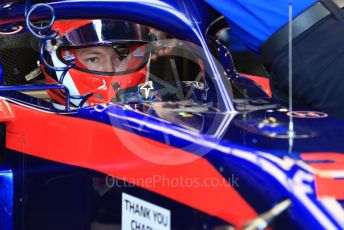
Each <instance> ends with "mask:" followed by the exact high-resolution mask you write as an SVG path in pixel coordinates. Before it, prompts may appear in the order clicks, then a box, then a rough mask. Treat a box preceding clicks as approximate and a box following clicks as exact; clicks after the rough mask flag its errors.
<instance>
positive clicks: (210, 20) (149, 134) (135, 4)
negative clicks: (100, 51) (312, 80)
mask: <svg viewBox="0 0 344 230" xmlns="http://www.w3.org/2000/svg"><path fill="white" fill-rule="evenodd" d="M85 20H87V21H88V22H87V23H88V24H87V25H92V26H93V27H92V28H93V29H94V31H93V32H96V33H98V34H101V33H103V32H104V31H103V30H97V28H102V29H104V30H105V29H107V28H110V27H111V26H113V25H114V24H116V25H117V24H118V25H119V24H120V22H125V24H126V25H133V24H132V23H136V24H135V26H134V27H135V28H141V27H140V26H141V25H143V26H145V27H142V28H146V29H147V28H148V31H149V35H150V38H152V40H151V42H149V43H148V42H147V43H144V46H145V48H144V52H143V51H142V52H140V51H141V50H140V49H138V48H136V49H135V51H134V52H133V53H134V54H133V55H132V56H131V54H130V53H126V50H127V48H128V47H127V46H123V43H111V52H112V51H113V50H114V51H116V53H117V55H119V56H120V57H122V56H124V59H125V58H128V57H130V58H132V59H134V58H135V57H142V58H143V57H145V58H144V59H142V60H145V61H144V62H143V63H144V65H143V66H144V67H142V68H144V71H145V79H143V80H142V81H141V80H140V81H138V82H137V84H134V85H130V86H128V87H125V88H123V89H122V88H121V87H122V86H123V82H120V83H121V84H119V83H118V82H116V78H115V77H116V76H118V75H116V76H115V77H111V79H112V80H111V81H108V78H106V77H104V76H102V75H101V74H98V75H97V77H98V78H97V79H101V80H100V83H99V82H98V81H96V80H92V84H94V85H91V86H85V85H84V86H83V87H81V88H79V87H78V85H77V84H76V83H83V82H84V81H86V80H87V79H88V78H87V77H85V78H80V79H78V82H77V81H74V82H75V88H70V87H68V84H69V83H70V81H71V79H72V72H71V71H72V70H73V71H74V70H75V71H77V70H80V69H81V68H82V65H81V64H80V63H77V62H76V61H75V60H76V57H75V55H74V54H73V53H71V52H69V50H67V51H68V52H67V51H66V50H65V46H64V45H61V44H66V43H63V42H66V41H65V39H70V40H71V39H74V40H73V42H75V43H77V42H80V41H81V40H80V39H79V40H78V39H76V38H79V37H77V36H79V35H80V34H81V32H83V33H84V34H86V35H85V36H84V37H83V40H82V41H83V42H85V41H86V40H87V39H91V38H92V39H98V40H97V41H98V42H101V41H100V40H101V39H100V37H97V38H94V37H92V36H91V30H88V29H86V27H82V28H83V31H81V30H78V33H74V34H67V35H70V36H69V37H68V36H67V35H63V34H62V33H61V31H62V29H61V28H62V27H57V26H56V25H60V26H61V25H63V24H66V23H67V24H69V25H76V24H77V23H79V22H80V21H82V23H83V25H86V23H84V21H85ZM99 22H101V23H103V24H101V25H102V26H104V25H107V26H106V27H105V26H104V27H96V26H95V25H99ZM105 22H106V23H105ZM114 22H115V23H114ZM97 23H98V24H97ZM121 25H122V24H121ZM79 26H80V25H79ZM134 27H130V28H134ZM226 27H227V23H226V22H225V21H224V18H223V17H222V16H221V15H220V14H219V13H217V12H216V11H215V10H213V9H212V8H211V7H210V6H208V5H207V4H206V3H204V2H203V1H202V0H136V1H132V0H68V1H67V0H56V1H49V0H45V1H30V2H29V1H15V0H6V1H2V3H0V41H1V44H0V61H1V74H0V75H1V79H0V82H1V86H0V121H1V126H0V127H1V131H0V134H1V135H0V144H1V154H0V229H3V230H10V229H29V230H31V229H32V230H39V229H45V230H46V229H49V230H54V229H59V230H60V229H64V230H67V229H73V230H75V229H98V230H100V229H120V228H121V229H141V230H143V229H145V230H151V229H266V228H268V229H344V155H343V152H344V144H343V143H344V135H343V133H344V122H343V121H342V120H339V119H336V118H334V117H332V116H330V115H328V114H326V113H323V112H319V111H313V110H309V109H307V108H305V107H302V106H298V105H293V107H288V105H284V104H281V103H279V102H278V101H274V100H273V99H271V98H270V97H269V95H268V94H267V93H266V91H265V90H263V88H262V87H260V86H259V84H257V83H256V82H255V81H253V80H251V79H249V78H247V77H245V76H243V75H241V74H239V73H237V72H236V70H235V68H234V66H233V61H232V59H231V55H230V53H229V52H228V50H227V48H226V47H225V46H224V45H222V44H221V43H220V42H219V41H218V34H219V31H221V30H222V29H224V28H226ZM87 28H88V27H87ZM125 28H129V27H125ZM74 29H75V28H74ZM85 31H86V32H85ZM123 31H124V32H125V30H123ZM137 31H139V30H136V32H137ZM72 35H73V36H72ZM136 35H137V34H136ZM70 40H69V41H70ZM102 41H103V40H102ZM75 43H73V44H75ZM83 44H86V43H83ZM89 44H90V43H87V47H86V46H85V47H86V48H89ZM97 44H103V43H97ZM49 47H50V50H48V48H49ZM85 47H84V48H85ZM79 48H80V47H79ZM166 48H169V51H168V52H163V51H164V50H166ZM74 51H75V50H74ZM53 52H55V53H57V54H61V53H63V55H61V57H59V58H63V61H62V62H64V63H65V65H64V66H63V67H61V66H56V65H55V66H52V63H53V64H56V62H53V61H52V60H51V59H53V57H54V56H52V55H51V54H52V53H53ZM59 52H60V53H59ZM75 52H76V53H77V51H75ZM143 53H145V55H143ZM49 55H50V56H49ZM154 55H155V57H154V58H153V56H154ZM132 59H129V60H132ZM38 60H39V66H38V67H37V61H38ZM69 61H70V62H69ZM96 61H97V59H96V58H94V57H93V56H92V57H89V58H87V62H92V63H94V62H96ZM62 62H60V63H62ZM128 66H130V65H129V64H128V65H127V66H126V68H127V69H128V68H129V67H128ZM50 72H54V73H55V75H54V76H55V78H50V77H49V76H51V75H52V74H50V75H49V73H50ZM95 72H96V71H95V70H89V71H88V74H95ZM43 78H45V80H43ZM92 79H95V78H92ZM113 79H115V80H113ZM92 87H93V88H92ZM90 88H92V90H93V91H92V92H91V93H88V91H87V90H88V89H90ZM110 88H111V90H113V91H114V92H115V93H113V94H111V95H109V94H101V93H102V92H103V91H102V90H104V89H110ZM106 97H109V98H110V99H109V100H107V101H104V100H105V99H106ZM291 108H293V109H291Z"/></svg>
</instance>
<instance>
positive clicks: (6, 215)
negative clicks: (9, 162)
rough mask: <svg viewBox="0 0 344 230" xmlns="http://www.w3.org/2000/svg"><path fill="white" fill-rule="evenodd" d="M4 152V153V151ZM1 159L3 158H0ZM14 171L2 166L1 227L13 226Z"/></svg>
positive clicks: (0, 169) (0, 175)
mask: <svg viewBox="0 0 344 230" xmlns="http://www.w3.org/2000/svg"><path fill="white" fill-rule="evenodd" d="M2 154H3V153H2ZM0 159H1V161H2V160H3V158H0ZM13 185H14V183H13V172H12V170H10V169H6V168H4V167H3V162H1V166H0V229H3V230H11V229H12V226H13V202H14V196H13V190H14V187H13Z"/></svg>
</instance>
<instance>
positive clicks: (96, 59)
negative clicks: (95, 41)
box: [75, 46, 129, 72]
mask: <svg viewBox="0 0 344 230" xmlns="http://www.w3.org/2000/svg"><path fill="white" fill-rule="evenodd" d="M75 55H76V58H77V59H78V61H79V62H80V63H81V64H83V65H84V66H85V67H86V68H87V69H88V70H94V71H101V72H121V71H124V70H125V69H126V66H127V63H128V61H129V57H127V58H125V59H123V60H122V59H121V58H120V57H119V55H118V54H117V53H116V52H115V50H114V49H113V48H112V47H111V46H94V47H87V48H81V49H76V50H75Z"/></svg>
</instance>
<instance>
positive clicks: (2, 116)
mask: <svg viewBox="0 0 344 230" xmlns="http://www.w3.org/2000/svg"><path fill="white" fill-rule="evenodd" d="M13 119H14V114H13V111H12V109H11V107H10V106H9V104H8V103H7V101H4V100H0V122H7V121H11V120H13Z"/></svg>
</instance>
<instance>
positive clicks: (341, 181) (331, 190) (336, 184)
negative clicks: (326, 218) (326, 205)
mask: <svg viewBox="0 0 344 230" xmlns="http://www.w3.org/2000/svg"><path fill="white" fill-rule="evenodd" d="M301 157H302V159H304V160H305V161H308V162H307V163H308V164H310V166H312V168H314V169H317V170H320V171H319V172H318V173H317V171H316V172H315V174H316V177H315V185H316V192H317V197H319V198H322V197H335V198H336V199H337V200H344V192H343V191H344V178H335V175H336V172H339V171H341V172H343V171H344V154H341V153H331V152H328V153H326V152H322V153H303V154H301ZM322 161H323V162H322ZM324 173H325V175H326V177H325V176H324V175H323V176H322V174H324Z"/></svg>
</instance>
